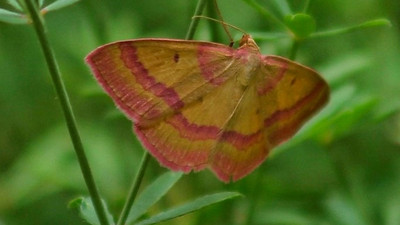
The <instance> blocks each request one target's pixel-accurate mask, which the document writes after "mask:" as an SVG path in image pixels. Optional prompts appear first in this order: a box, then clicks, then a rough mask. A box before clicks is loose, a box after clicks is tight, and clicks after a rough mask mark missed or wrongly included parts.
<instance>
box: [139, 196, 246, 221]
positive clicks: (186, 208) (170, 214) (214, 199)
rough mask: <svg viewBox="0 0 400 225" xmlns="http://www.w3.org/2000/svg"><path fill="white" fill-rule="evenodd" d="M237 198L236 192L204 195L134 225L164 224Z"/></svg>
mask: <svg viewBox="0 0 400 225" xmlns="http://www.w3.org/2000/svg"><path fill="white" fill-rule="evenodd" d="M239 196H240V194H239V193H236V192H222V193H217V194H211V195H205V196H202V197H200V198H197V199H195V200H193V201H192V202H189V203H186V204H184V205H181V206H178V207H176V208H173V209H170V210H167V211H165V212H162V213H160V214H158V215H155V216H153V217H150V218H148V219H145V220H143V221H140V222H139V223H136V225H149V224H156V223H160V222H164V221H167V220H170V219H174V218H176V217H179V216H183V215H186V214H188V213H191V212H195V211H198V210H200V209H202V208H204V207H206V206H209V205H212V204H215V203H218V202H221V201H225V200H228V199H231V198H235V197H239Z"/></svg>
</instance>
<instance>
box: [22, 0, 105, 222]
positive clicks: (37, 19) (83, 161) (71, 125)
mask: <svg viewBox="0 0 400 225" xmlns="http://www.w3.org/2000/svg"><path fill="white" fill-rule="evenodd" d="M25 4H26V6H27V9H28V11H29V14H30V16H31V19H32V22H33V25H34V28H35V31H36V34H37V36H38V39H39V42H40V44H41V47H42V51H43V54H44V57H45V59H46V62H47V66H48V69H49V72H50V75H51V78H52V80H53V84H54V87H55V89H56V92H57V96H58V99H59V100H60V104H61V107H62V110H63V113H64V117H65V120H66V123H67V127H68V131H69V134H70V137H71V140H72V143H73V145H74V149H75V153H76V155H77V157H78V161H79V165H80V167H81V171H82V174H83V177H84V179H85V182H86V185H87V188H88V190H89V194H90V197H91V198H92V202H93V205H94V208H95V210H96V213H97V217H98V218H99V221H100V224H101V225H108V221H107V217H106V214H105V210H104V207H103V205H102V203H101V199H100V195H99V193H98V190H97V187H96V185H95V182H94V179H93V175H92V172H91V170H90V167H89V162H88V160H87V158H86V155H85V151H84V149H83V145H82V141H81V138H80V136H79V132H78V129H77V126H76V122H75V117H74V114H73V112H72V107H71V104H70V102H69V98H68V95H67V91H66V89H65V86H64V83H63V81H62V79H61V74H60V70H59V68H58V64H57V61H56V58H55V55H54V52H53V49H52V48H51V46H50V43H49V41H48V38H47V36H46V34H47V31H46V28H45V25H44V21H43V19H42V18H41V16H40V15H39V12H38V10H37V8H36V5H34V4H33V3H32V1H31V0H25Z"/></svg>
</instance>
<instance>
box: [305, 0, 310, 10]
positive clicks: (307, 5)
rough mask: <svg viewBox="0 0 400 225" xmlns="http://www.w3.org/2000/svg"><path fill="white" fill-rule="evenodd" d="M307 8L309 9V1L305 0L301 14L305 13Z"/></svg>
mask: <svg viewBox="0 0 400 225" xmlns="http://www.w3.org/2000/svg"><path fill="white" fill-rule="evenodd" d="M309 7H310V0H305V1H304V6H303V13H307V11H308V8H309Z"/></svg>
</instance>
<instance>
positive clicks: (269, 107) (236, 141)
mask: <svg viewBox="0 0 400 225" xmlns="http://www.w3.org/2000/svg"><path fill="white" fill-rule="evenodd" d="M86 62H87V63H88V64H89V66H90V68H91V70H92V72H93V74H94V76H95V77H96V79H97V81H98V82H99V83H100V85H101V86H102V87H103V89H104V90H105V92H107V93H108V95H110V97H111V98H112V99H113V101H114V102H115V104H116V105H117V106H118V107H119V108H120V109H121V110H122V111H123V112H124V113H125V115H126V116H127V117H128V118H129V119H131V120H132V121H133V124H134V125H133V129H134V132H135V133H136V135H137V137H138V138H139V140H140V141H141V143H142V144H143V146H144V147H145V148H146V149H147V150H148V151H149V152H150V153H151V154H152V155H153V156H154V157H155V158H156V159H157V160H158V161H159V162H160V164H161V165H163V166H165V167H168V168H170V169H172V170H175V171H183V172H185V173H188V172H190V171H199V170H203V169H205V168H209V169H210V170H212V171H213V172H214V173H215V174H216V176H217V177H218V178H219V179H220V180H222V181H224V182H229V181H231V180H233V181H236V180H238V179H240V178H242V177H244V176H246V175H247V174H249V173H250V172H252V171H253V170H254V169H255V168H256V167H257V166H259V165H260V164H261V163H262V162H263V161H264V160H265V159H266V157H267V156H268V154H269V152H270V151H271V150H272V149H273V148H274V147H275V146H277V145H279V144H280V143H282V142H284V141H285V140H287V139H289V138H290V137H292V136H293V135H294V134H295V133H296V132H297V131H298V130H299V129H300V127H301V126H302V125H303V124H304V123H305V122H306V121H307V120H308V119H310V118H311V117H312V116H313V115H314V114H315V113H316V112H317V111H319V110H320V109H321V108H322V107H323V105H325V103H326V102H327V101H328V98H329V87H328V85H327V83H326V82H325V81H324V79H323V78H322V77H321V76H320V75H319V74H318V73H317V72H316V71H314V70H312V69H310V68H308V67H305V66H303V65H300V64H298V63H296V62H293V61H290V60H288V59H285V58H282V57H279V56H272V55H262V54H261V53H260V49H259V47H258V46H257V44H256V43H255V41H254V40H253V39H252V38H251V36H250V35H247V34H245V35H243V37H242V39H241V40H240V44H239V47H238V48H237V49H234V48H232V47H229V46H227V45H223V44H218V43H212V42H203V41H189V40H178V39H158V38H145V39H134V40H127V41H119V42H114V43H111V44H107V45H104V46H101V47H99V48H97V49H96V50H94V51H93V52H91V53H90V54H89V55H88V56H87V57H86Z"/></svg>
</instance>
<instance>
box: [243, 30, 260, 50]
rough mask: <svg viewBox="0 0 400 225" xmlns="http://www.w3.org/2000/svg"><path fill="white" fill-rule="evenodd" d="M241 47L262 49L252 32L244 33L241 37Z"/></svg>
mask: <svg viewBox="0 0 400 225" xmlns="http://www.w3.org/2000/svg"><path fill="white" fill-rule="evenodd" d="M239 48H250V49H254V50H256V51H260V48H259V47H258V45H257V44H256V42H255V41H254V40H253V38H252V37H251V35H250V34H243V36H242V39H240V42H239Z"/></svg>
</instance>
